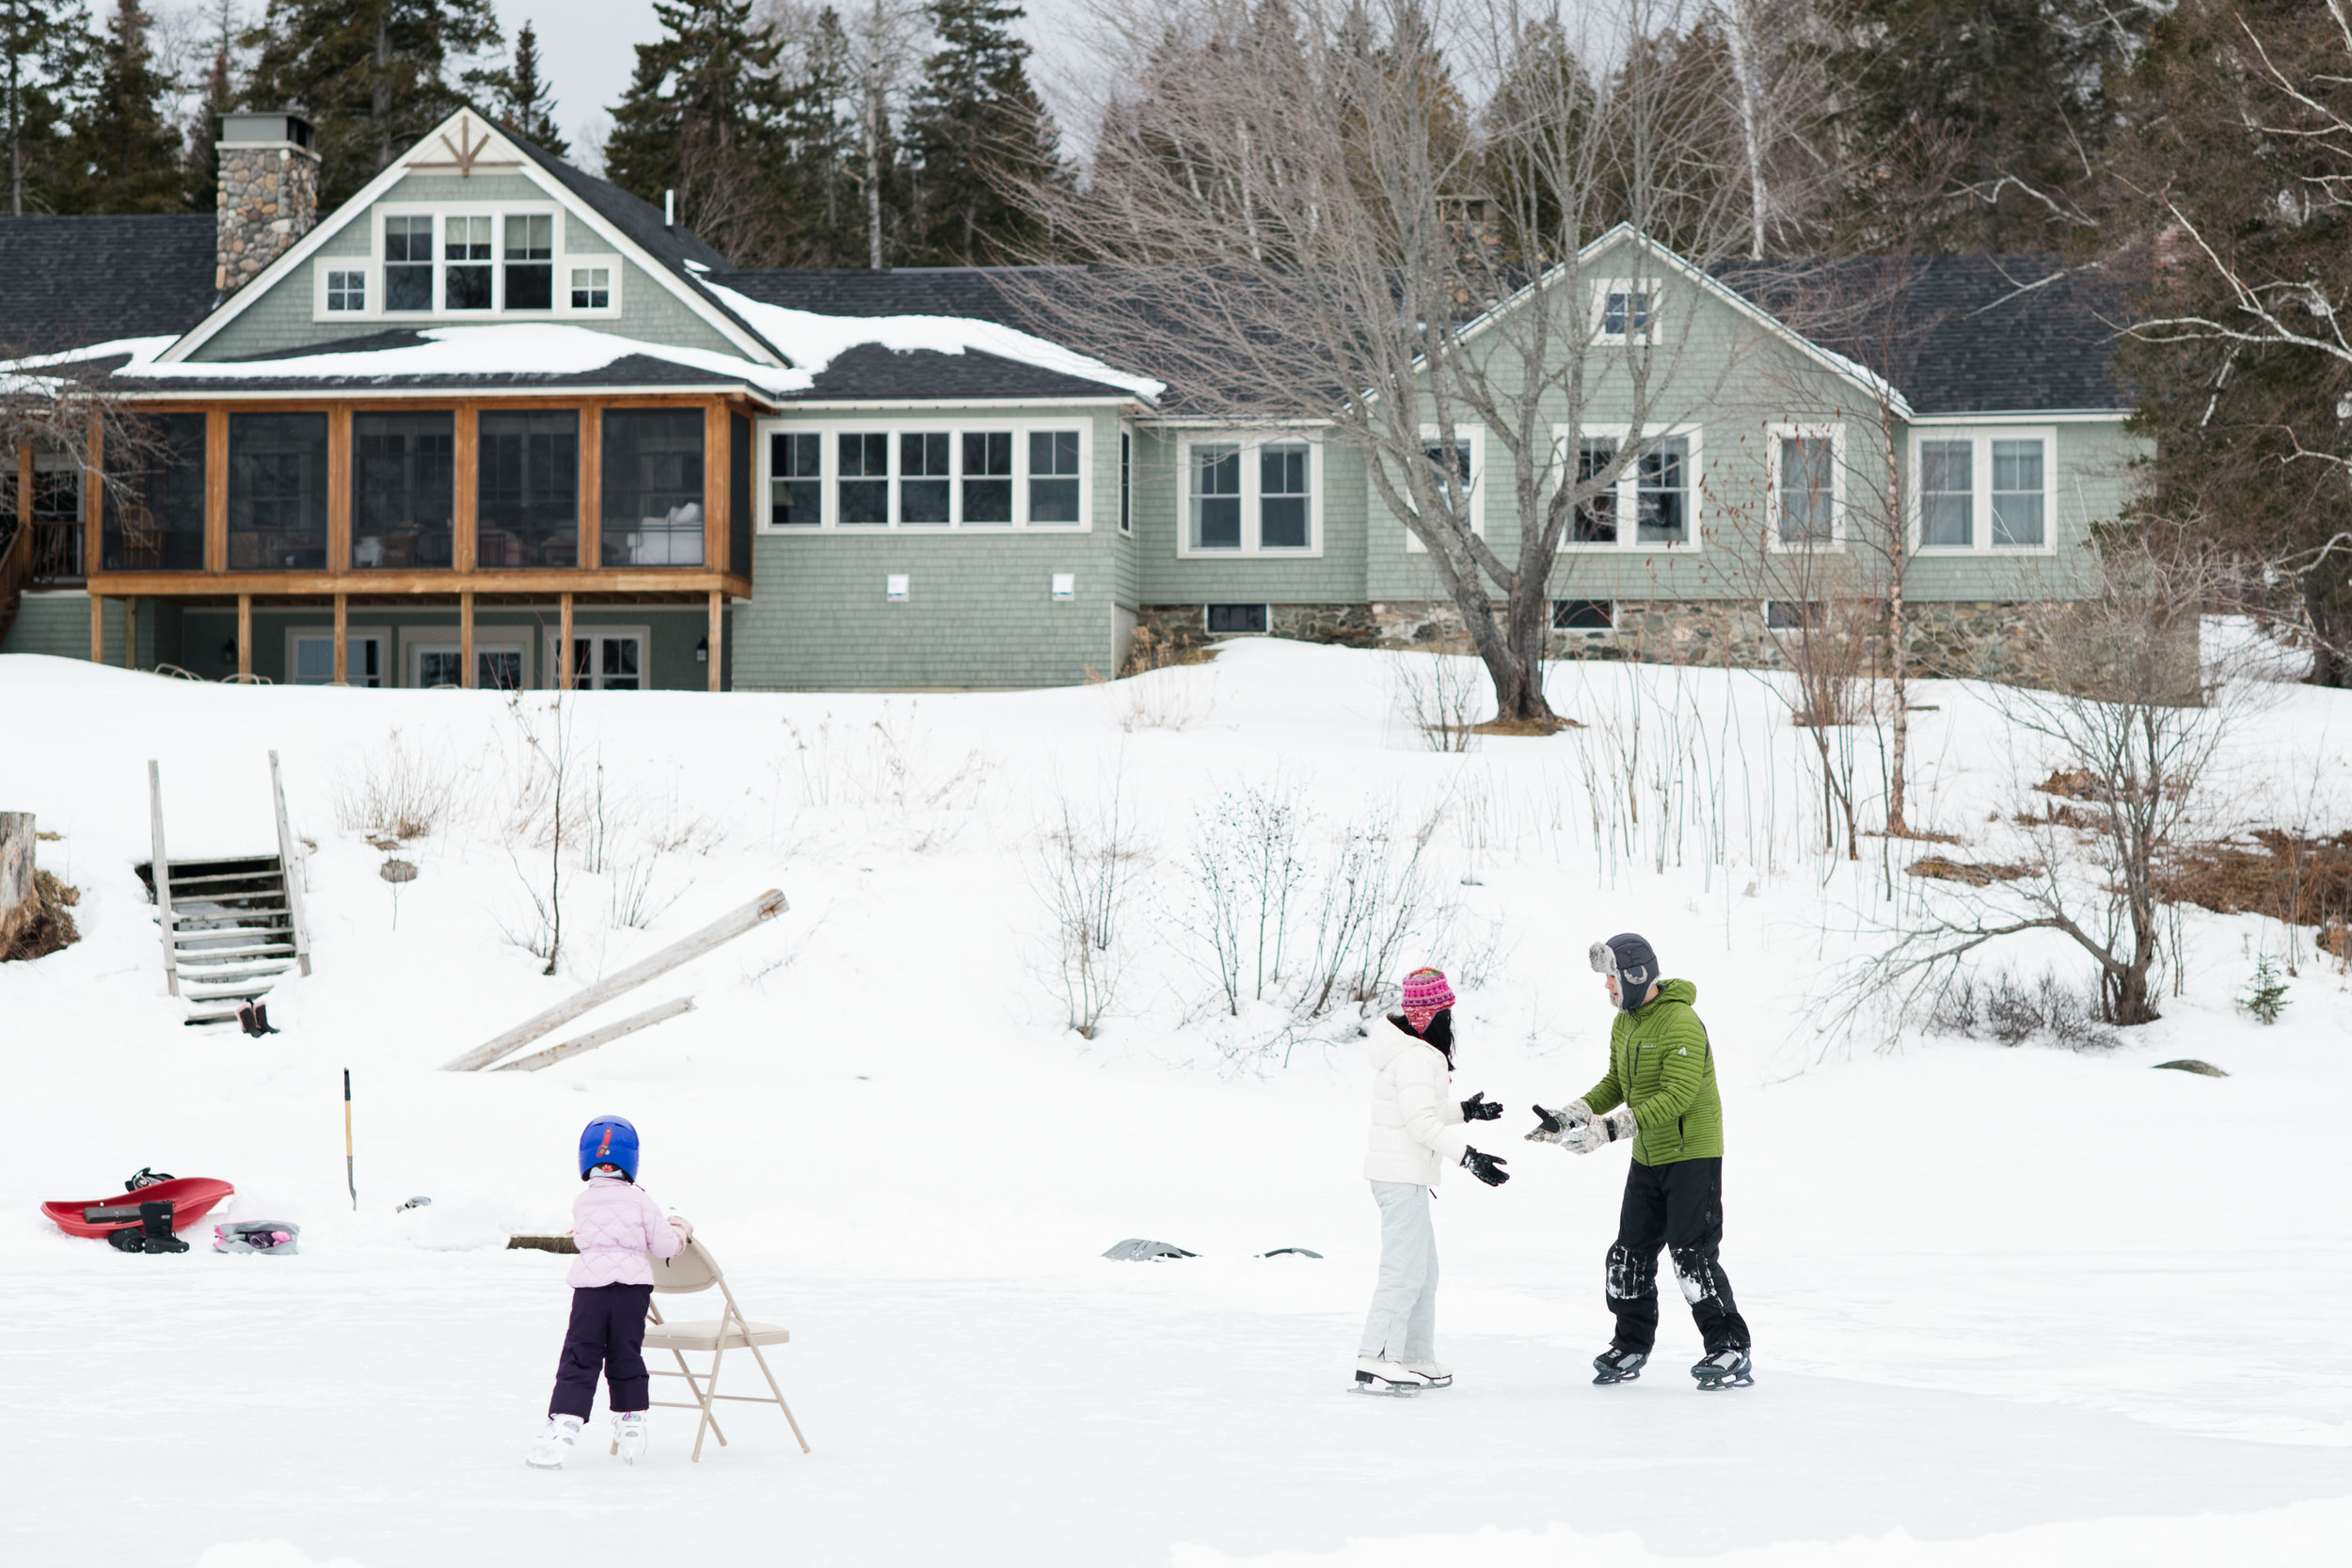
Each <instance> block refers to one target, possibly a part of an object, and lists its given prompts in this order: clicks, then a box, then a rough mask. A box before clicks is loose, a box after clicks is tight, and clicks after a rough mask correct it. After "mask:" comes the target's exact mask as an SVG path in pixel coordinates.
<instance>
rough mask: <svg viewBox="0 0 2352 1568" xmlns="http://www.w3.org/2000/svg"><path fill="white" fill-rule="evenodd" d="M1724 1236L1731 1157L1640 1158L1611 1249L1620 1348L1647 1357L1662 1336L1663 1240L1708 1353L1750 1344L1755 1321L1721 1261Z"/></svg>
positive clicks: (1610, 1285)
mask: <svg viewBox="0 0 2352 1568" xmlns="http://www.w3.org/2000/svg"><path fill="white" fill-rule="evenodd" d="M1723 1240H1724V1163H1723V1161H1721V1160H1720V1159H1716V1160H1677V1162H1675V1163H1674V1164H1671V1165H1645V1164H1642V1163H1641V1162H1640V1161H1638V1160H1637V1161H1635V1162H1634V1163H1633V1168H1632V1169H1631V1170H1630V1171H1629V1172H1628V1173H1627V1174H1626V1179H1625V1206H1624V1207H1623V1208H1622V1209H1620V1210H1618V1212H1617V1243H1616V1244H1615V1245H1614V1246H1613V1247H1611V1248H1610V1249H1609V1280H1608V1292H1609V1310H1610V1311H1612V1312H1613V1313H1615V1314H1616V1316H1617V1332H1616V1335H1615V1337H1614V1339H1613V1344H1614V1345H1615V1347H1616V1348H1617V1349H1619V1350H1632V1351H1640V1352H1641V1353H1642V1354H1645V1355H1646V1354H1649V1350H1650V1347H1651V1346H1652V1345H1653V1344H1655V1343H1656V1342H1657V1339H1658V1249H1659V1248H1660V1247H1661V1246H1663V1247H1664V1248H1665V1249H1666V1251H1667V1255H1668V1256H1669V1258H1670V1259H1672V1261H1673V1264H1674V1271H1675V1278H1676V1280H1677V1282H1678V1283H1679V1284H1680V1285H1681V1287H1682V1299H1683V1300H1685V1301H1687V1302H1689V1303H1690V1304H1691V1316H1692V1318H1693V1319H1695V1320H1696V1321H1697V1323H1698V1325H1699V1333H1700V1335H1701V1336H1702V1337H1703V1338H1705V1339H1706V1341H1707V1354H1709V1355H1712V1354H1715V1352H1717V1351H1719V1350H1746V1349H1748V1348H1749V1342H1748V1324H1747V1320H1745V1319H1744V1318H1742V1317H1740V1308H1739V1307H1738V1306H1737V1305H1736V1304H1735V1303H1734V1302H1733V1301H1732V1299H1731V1280H1730V1278H1729V1277H1728V1276H1726V1275H1724V1267H1723V1264H1721V1263H1720V1262H1718V1261H1716V1259H1715V1252H1716V1249H1717V1248H1718V1247H1720V1246H1722V1245H1723Z"/></svg>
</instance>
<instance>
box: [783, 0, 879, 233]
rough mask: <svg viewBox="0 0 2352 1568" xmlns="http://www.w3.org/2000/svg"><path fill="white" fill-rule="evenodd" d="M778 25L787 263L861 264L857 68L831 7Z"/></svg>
mask: <svg viewBox="0 0 2352 1568" xmlns="http://www.w3.org/2000/svg"><path fill="white" fill-rule="evenodd" d="M779 31H780V33H781V35H782V38H783V42H784V45H785V62H786V63H785V71H784V109H783V114H782V116H781V117H780V119H779V121H778V129H779V133H780V135H781V138H782V144H783V159H782V162H781V164H780V165H779V166H778V168H777V170H776V205H777V209H778V214H779V216H780V218H781V220H782V222H783V225H784V228H785V231H786V240H785V256H784V258H783V260H784V264H787V265H791V266H805V267H853V266H861V265H863V264H864V263H865V261H866V256H865V233H864V224H863V222H862V214H861V212H860V210H859V207H858V199H857V197H858V191H857V177H856V172H855V171H856V165H857V161H858V137H857V119H856V99H857V72H856V69H855V66H854V64H853V61H852V55H851V49H850V37H849V34H848V32H847V31H846V30H844V28H843V27H842V25H841V14H840V13H839V12H838V11H836V10H834V8H832V7H831V6H828V7H826V8H824V9H823V10H821V11H819V12H818V13H817V14H816V15H815V16H814V17H813V18H797V17H796V18H791V19H789V20H788V21H787V23H786V24H784V25H782V26H781V27H780V29H779Z"/></svg>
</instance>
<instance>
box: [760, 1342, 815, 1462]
mask: <svg viewBox="0 0 2352 1568" xmlns="http://www.w3.org/2000/svg"><path fill="white" fill-rule="evenodd" d="M752 1359H753V1360H755V1361H757V1362H758V1363H759V1375H760V1376H762V1377H764V1378H766V1379H767V1380H768V1391H769V1392H770V1393H771V1394H773V1395H775V1396H776V1408H777V1409H779V1410H781V1411H783V1412H784V1419H785V1424H786V1425H787V1426H789V1427H790V1428H791V1429H792V1437H793V1440H794V1441H795V1442H797V1443H799V1444H800V1445H801V1451H802V1452H803V1453H806V1452H808V1439H807V1438H805V1437H803V1436H802V1435H801V1423H800V1422H799V1421H797V1420H795V1419H793V1417H792V1407H791V1406H790V1405H788V1404H787V1403H785V1402H784V1390H783V1389H781V1388H779V1387H777V1386H776V1374H775V1373H773V1372H771V1371H770V1370H768V1358H767V1357H766V1356H765V1355H762V1354H760V1352H759V1347H758V1346H757V1345H754V1346H753V1347H752Z"/></svg>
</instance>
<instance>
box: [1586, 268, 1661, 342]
mask: <svg viewBox="0 0 2352 1568" xmlns="http://www.w3.org/2000/svg"><path fill="white" fill-rule="evenodd" d="M1592 288H1593V295H1592V322H1593V341H1595V342H1597V343H1637V344H1638V343H1654V342H1656V341H1658V280H1657V279H1656V278H1652V277H1597V278H1595V279H1593V283H1592Z"/></svg>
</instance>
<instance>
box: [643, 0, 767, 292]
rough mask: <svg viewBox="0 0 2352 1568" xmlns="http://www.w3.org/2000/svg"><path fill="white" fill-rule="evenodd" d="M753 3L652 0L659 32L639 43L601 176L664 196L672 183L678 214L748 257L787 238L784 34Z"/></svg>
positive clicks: (732, 252)
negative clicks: (781, 190)
mask: <svg viewBox="0 0 2352 1568" xmlns="http://www.w3.org/2000/svg"><path fill="white" fill-rule="evenodd" d="M751 12H752V0H655V4H654V15H655V17H656V18H657V19H658V20H659V21H660V24H661V29H662V37H661V38H660V40H656V41H655V42H652V43H641V44H639V45H637V69H636V71H635V73H634V74H633V76H632V77H631V79H630V81H629V87H628V94H627V96H625V97H624V98H623V99H622V100H621V102H620V103H619V104H618V105H617V106H615V107H614V109H613V111H612V136H611V137H610V138H609V139H608V140H607V141H606V142H605V146H604V168H605V176H606V178H608V179H610V180H611V181H612V182H613V183H614V184H616V185H619V186H620V187H621V188H622V189H623V190H626V191H629V192H632V193H634V194H635V195H638V196H641V197H643V198H645V199H646V200H648V201H651V202H655V203H657V204H659V203H660V201H661V199H662V197H663V193H664V192H668V191H675V192H676V193H677V194H676V199H677V213H678V220H679V221H680V222H681V223H682V224H684V225H685V226H686V227H687V228H689V229H691V230H693V231H694V232H695V233H697V234H699V235H701V236H702V237H703V238H704V239H705V240H707V241H708V242H709V243H710V244H711V245H714V246H716V247H717V248H718V249H719V250H720V251H721V252H722V253H723V254H725V255H727V256H728V257H730V258H732V259H733V260H734V261H736V262H737V263H738V264H739V265H745V266H756V265H764V264H767V263H768V262H769V261H771V259H772V258H773V257H774V256H775V255H776V254H777V252H778V251H779V249H780V248H781V246H782V245H783V227H782V224H781V223H780V222H779V221H778V216H777V214H776V212H775V209H774V204H773V201H772V198H771V183H772V177H773V171H774V169H775V168H776V166H777V163H778V142H779V136H778V130H777V127H778V123H779V121H780V120H781V119H782V117H783V113H784V90H783V86H782V84H781V82H780V81H779V79H778V77H777V72H776V64H777V56H778V55H779V54H780V52H781V49H782V45H781V43H780V42H779V41H778V40H776V39H774V38H773V37H771V36H770V35H768V34H767V33H766V32H764V31H763V30H761V29H760V28H759V27H758V26H757V25H756V24H754V22H753V21H752V14H751Z"/></svg>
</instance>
